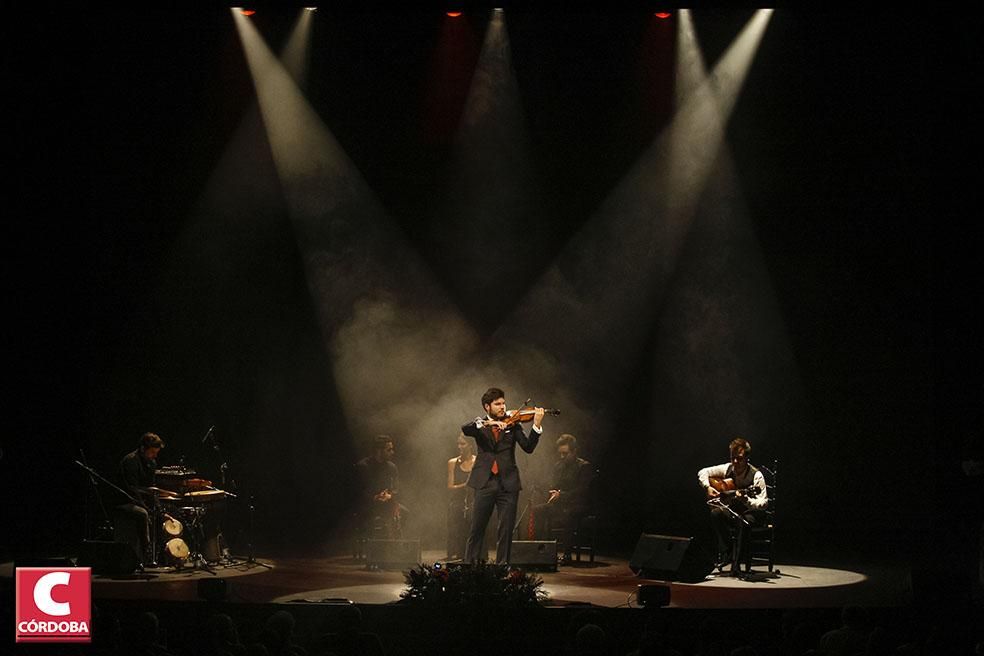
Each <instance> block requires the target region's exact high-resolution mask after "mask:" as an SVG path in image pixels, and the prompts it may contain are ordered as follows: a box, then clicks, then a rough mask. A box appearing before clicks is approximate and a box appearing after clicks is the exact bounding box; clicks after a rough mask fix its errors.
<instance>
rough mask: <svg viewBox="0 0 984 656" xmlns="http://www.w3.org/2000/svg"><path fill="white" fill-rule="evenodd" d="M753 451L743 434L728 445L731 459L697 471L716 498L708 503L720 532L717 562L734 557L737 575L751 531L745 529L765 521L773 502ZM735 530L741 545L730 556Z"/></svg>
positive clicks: (704, 484)
mask: <svg viewBox="0 0 984 656" xmlns="http://www.w3.org/2000/svg"><path fill="white" fill-rule="evenodd" d="M751 450H752V445H751V444H749V443H748V440H746V439H744V438H741V437H739V438H736V439H734V440H731V443H730V444H729V445H728V452H729V453H730V456H731V459H730V462H728V463H724V464H721V465H715V466H713V467H705V468H704V469H701V470H700V471H699V472H697V480H698V481H699V482H700V485H701V487H703V488H704V490H705V493H706V494H707V498H708V500H712V499H713V500H716V501H715V502H714V503H712V504H708V505H710V509H711V520H712V524H713V526H714V532H715V533H716V534H717V551H718V560H717V562H718V564H722V563H724V562H727V561H729V560H730V561H731V563H732V570H731V573H732V574H733V575H737V573H738V572H737V564H738V562H740V561H741V559H742V557H743V556H744V552H745V547H746V545H745V536H746V534H747V531H745V530H744V529H745V527H746V526H754V525H756V524H758V523H760V522H761V521H762V518H763V516H764V511H765V507H766V506H767V505H768V503H769V499H768V495H767V490H766V485H765V477H764V476H763V475H762V472H760V471H759V470H758V469H756V468H755V467H753V466H752V465H751V464H749V462H748V454H749V453H750V452H751ZM732 530H736V531H737V532H738V547H737V551H736V552H735V554H733V555H729V553H728V552H729V545H730V543H731V531H732Z"/></svg>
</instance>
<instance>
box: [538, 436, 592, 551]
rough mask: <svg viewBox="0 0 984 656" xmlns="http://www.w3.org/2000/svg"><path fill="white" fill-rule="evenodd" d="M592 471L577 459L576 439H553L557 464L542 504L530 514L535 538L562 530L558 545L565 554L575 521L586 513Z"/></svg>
mask: <svg viewBox="0 0 984 656" xmlns="http://www.w3.org/2000/svg"><path fill="white" fill-rule="evenodd" d="M594 473H595V469H594V467H593V466H592V465H591V463H590V462H588V461H587V460H585V459H584V458H579V457H578V455H577V438H576V437H574V436H573V435H571V434H569V433H564V434H563V435H561V436H560V437H558V438H557V462H556V463H554V467H553V479H552V482H551V486H550V491H549V493H548V496H547V501H546V503H542V504H539V505H537V506H534V508H533V513H534V515H536V517H537V524H538V525H539V526H540V530H539V531H538V534H540V535H543V536H545V537H546V538H548V539H549V537H550V533H551V532H552V531H553V530H554V529H563V537H562V538H561V542H562V544H563V546H564V548H565V554H564V555H565V556H568V555H569V554H568V553H566V552H567V550H568V549H569V548H570V546H571V537H572V535H573V532H574V528H575V526H576V524H577V520H578V519H579V518H580V517H581V516H582V515H585V514H587V513H589V512H590V508H589V505H590V500H589V498H588V497H589V491H590V487H591V481H592V479H593V478H594Z"/></svg>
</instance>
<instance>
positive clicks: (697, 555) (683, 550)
mask: <svg viewBox="0 0 984 656" xmlns="http://www.w3.org/2000/svg"><path fill="white" fill-rule="evenodd" d="M629 567H630V568H631V569H632V571H633V572H635V573H636V574H638V575H639V576H641V577H643V578H647V579H659V580H661V581H680V582H681V583H698V582H700V581H703V580H704V579H705V578H707V575H708V574H710V573H711V571H712V570H713V569H714V563H713V562H711V559H710V558H708V557H707V555H706V554H704V553H703V552H702V551H701V549H700V547H698V545H697V544H696V543H695V542H694V539H693V538H681V537H676V536H672V535H654V534H651V533H643V534H642V535H640V536H639V542H637V543H636V548H635V552H633V554H632V559H631V560H630V561H629Z"/></svg>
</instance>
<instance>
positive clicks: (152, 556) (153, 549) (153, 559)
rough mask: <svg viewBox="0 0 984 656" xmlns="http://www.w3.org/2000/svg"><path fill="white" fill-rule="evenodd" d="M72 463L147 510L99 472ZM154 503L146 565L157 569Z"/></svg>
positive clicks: (155, 508)
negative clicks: (148, 554) (148, 558)
mask: <svg viewBox="0 0 984 656" xmlns="http://www.w3.org/2000/svg"><path fill="white" fill-rule="evenodd" d="M72 462H74V463H75V464H76V465H78V466H79V467H81V468H82V469H84V470H86V471H87V472H89V476H90V478H92V477H95V478H98V479H99V480H100V481H102V482H103V483H105V484H106V485H108V486H109V487H111V488H113V489H114V490H116V491H117V492H119V493H120V494H122V495H123V496H125V497H126V498H127V499H129V500H130V501H132V502H133V504H134V505H137V506H140V507H141V508H144V509H146V508H147V506H146V504H144V503H143V502H142V501H141V500H139V499H136V498H134V496H133V495H132V494H130V493H129V492H127V491H126V490H124V489H123V488H121V487H120V486H118V485H116V484H115V483H113V482H112V481H110V480H107V479H106V477H105V476H103V475H102V474H100V473H99V472H97V471H96V470H95V469H93V468H92V467H89V466H88V465H85V464H83V463H81V462H79V461H78V460H73V461H72ZM95 478H93V479H92V480H93V481H95ZM154 501H155V503H154V515H153V517H151V518H150V519H149V521H150V523H151V527H150V528H151V531H150V549H151V552H150V560H151V562H150V563H148V564H149V565H150V566H151V567H157V528H156V525H157V503H156V502H157V500H156V499H155V500H154Z"/></svg>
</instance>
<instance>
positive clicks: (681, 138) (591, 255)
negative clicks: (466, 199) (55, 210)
mask: <svg viewBox="0 0 984 656" xmlns="http://www.w3.org/2000/svg"><path fill="white" fill-rule="evenodd" d="M688 13H689V12H686V11H681V21H680V22H679V24H680V25H681V28H680V29H683V30H685V31H684V32H683V33H682V34H681V37H682V38H681V39H680V43H681V47H687V48H689V49H690V50H689V51H688V52H685V53H684V55H685V56H683V57H680V58H679V65H680V66H681V69H680V76H681V78H682V79H681V84H680V88H681V91H682V92H683V93H686V94H687V96H686V98H685V99H684V101H683V102H682V104H681V105H680V106H679V108H678V110H677V111H676V112H675V114H674V118H673V119H672V121H671V123H670V125H669V126H668V127H667V128H666V129H665V130H664V132H663V133H662V134H661V135H660V136H659V137H658V138H657V140H656V141H655V142H654V144H653V145H652V146H651V147H650V148H649V150H648V151H647V152H646V153H644V154H643V156H642V157H640V159H639V160H637V162H636V163H635V164H634V165H633V167H632V169H631V170H630V172H629V173H628V174H627V175H626V176H625V177H624V178H623V179H622V180H621V181H620V183H619V184H618V185H617V186H616V188H615V189H614V190H613V191H612V193H611V194H610V195H609V196H608V197H607V198H606V199H605V201H603V203H602V204H601V205H600V207H599V208H598V210H597V211H596V212H595V213H594V215H593V217H592V219H590V220H589V221H588V222H587V223H586V224H585V226H584V227H583V228H582V229H581V230H580V231H579V232H578V233H577V234H576V235H575V236H574V237H573V238H572V239H571V240H570V241H569V242H568V244H567V246H566V247H565V249H564V251H563V252H562V254H561V255H560V256H559V257H558V258H557V260H556V263H555V264H553V265H552V266H551V267H550V268H549V269H548V270H547V271H546V272H545V273H544V275H543V276H542V277H541V279H540V280H539V281H538V282H537V284H536V285H534V286H533V288H532V289H531V291H530V292H529V294H528V295H527V296H526V299H525V300H524V302H522V303H520V304H519V306H518V308H517V310H516V311H515V312H514V313H513V315H511V316H510V317H509V319H508V321H507V322H505V323H504V325H503V326H502V327H501V328H500V330H498V331H497V332H496V334H495V335H494V340H495V341H496V342H498V343H500V344H521V343H525V344H535V345H536V346H537V347H539V348H543V349H547V350H548V351H549V352H550V353H551V354H553V356H554V357H555V358H556V359H557V360H558V361H559V362H561V363H563V365H562V367H561V368H562V370H563V371H564V373H565V374H566V375H565V376H564V378H565V379H566V380H572V381H589V382H585V383H582V385H583V389H582V390H581V391H580V392H579V396H580V398H582V399H591V398H592V397H593V396H594V395H595V394H596V392H597V390H598V389H603V390H604V389H613V388H615V386H616V385H617V383H618V381H619V380H621V379H622V376H623V375H624V374H625V372H627V371H629V370H631V368H632V367H634V366H635V365H636V357H637V353H638V351H639V348H640V347H641V345H642V343H643V342H644V340H645V339H646V337H647V335H648V334H649V331H650V329H651V323H652V321H653V319H654V318H655V316H656V315H657V313H658V308H659V304H660V299H661V296H662V295H663V293H664V292H665V290H666V287H667V284H668V282H669V280H670V279H671V277H672V275H673V272H674V270H675V268H676V261H677V257H678V254H679V251H680V249H681V247H682V244H683V242H684V239H685V237H686V234H687V230H688V228H689V225H690V220H691V218H692V215H693V213H694V209H695V207H696V204H697V202H698V201H699V200H700V197H701V193H702V190H703V189H704V186H705V183H706V182H707V177H708V175H709V173H710V171H711V170H712V167H713V165H714V162H715V161H716V160H717V158H718V155H719V150H720V148H721V145H722V143H723V139H724V126H725V124H726V122H727V117H728V115H730V112H731V111H732V109H733V107H734V103H735V99H736V97H737V94H738V91H739V90H740V86H741V83H742V82H743V81H744V79H745V76H746V74H747V70H748V68H749V67H750V65H751V62H752V59H753V55H754V52H755V47H756V46H757V44H758V42H759V40H760V39H761V34H762V31H763V30H764V29H765V25H766V24H767V18H768V16H769V15H770V12H768V11H766V12H765V13H763V12H762V11H760V12H758V13H756V14H755V16H753V18H752V19H751V20H750V21H749V23H748V24H747V25H746V26H745V27H744V28H743V30H742V32H741V33H740V35H739V36H738V37H737V38H736V39H735V41H734V43H733V44H732V45H731V46H730V47H729V48H728V50H727V52H726V53H725V54H724V55H723V56H722V58H721V60H720V61H719V62H718V64H717V65H716V66H715V71H714V74H713V75H711V76H708V75H706V72H704V70H703V65H702V58H701V56H700V54H699V47H698V45H697V43H696V39H695V38H693V32H692V24H691V22H690V20H689V15H686V14H688ZM686 30H689V33H688V32H687V31H686ZM558 317H563V318H564V320H563V321H558ZM571 325H576V326H578V327H579V329H578V330H576V331H572V330H568V329H567V328H566V327H567V326H571ZM587 372H592V374H593V375H592V376H591V377H590V378H589V376H588V375H587ZM598 372H600V374H599V373H598ZM594 402H595V403H603V400H602V399H597V400H595V401H594Z"/></svg>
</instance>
